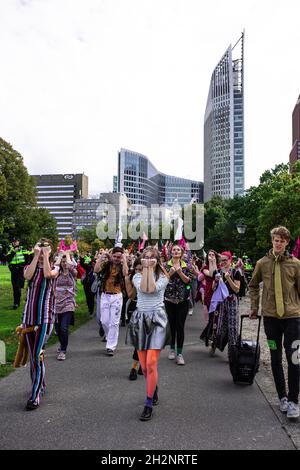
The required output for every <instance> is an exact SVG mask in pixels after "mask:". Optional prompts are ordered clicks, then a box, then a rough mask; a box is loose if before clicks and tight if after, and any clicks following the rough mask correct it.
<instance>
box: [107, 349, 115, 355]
mask: <svg viewBox="0 0 300 470" xmlns="http://www.w3.org/2000/svg"><path fill="white" fill-rule="evenodd" d="M106 355H107V356H113V355H114V351H113V350H112V349H107V350H106Z"/></svg>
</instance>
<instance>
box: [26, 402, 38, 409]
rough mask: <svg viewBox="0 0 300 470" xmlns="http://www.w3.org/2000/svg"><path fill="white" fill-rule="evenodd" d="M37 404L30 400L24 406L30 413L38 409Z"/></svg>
mask: <svg viewBox="0 0 300 470" xmlns="http://www.w3.org/2000/svg"><path fill="white" fill-rule="evenodd" d="M38 406H39V404H38V402H37V401H32V400H28V402H27V404H26V410H27V411H31V410H36V409H37V408H38Z"/></svg>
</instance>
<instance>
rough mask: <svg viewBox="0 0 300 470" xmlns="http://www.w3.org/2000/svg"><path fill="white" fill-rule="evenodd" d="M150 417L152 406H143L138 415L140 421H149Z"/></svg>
mask: <svg viewBox="0 0 300 470" xmlns="http://www.w3.org/2000/svg"><path fill="white" fill-rule="evenodd" d="M151 418H152V408H151V407H150V406H145V407H144V411H143V413H142V414H141V416H140V420H141V421H149V420H150V419H151Z"/></svg>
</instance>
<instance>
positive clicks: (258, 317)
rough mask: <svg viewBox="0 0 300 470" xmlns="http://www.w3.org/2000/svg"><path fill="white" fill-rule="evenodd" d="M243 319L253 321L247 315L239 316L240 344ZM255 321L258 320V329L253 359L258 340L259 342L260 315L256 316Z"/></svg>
mask: <svg viewBox="0 0 300 470" xmlns="http://www.w3.org/2000/svg"><path fill="white" fill-rule="evenodd" d="M244 318H248V319H249V320H250V321H253V319H250V318H249V315H245V314H244V315H241V327H240V342H241V341H242V327H243V320H244ZM256 320H258V328H257V338H256V350H255V357H256V356H257V351H258V340H259V333H260V324H261V315H258V316H257V318H256Z"/></svg>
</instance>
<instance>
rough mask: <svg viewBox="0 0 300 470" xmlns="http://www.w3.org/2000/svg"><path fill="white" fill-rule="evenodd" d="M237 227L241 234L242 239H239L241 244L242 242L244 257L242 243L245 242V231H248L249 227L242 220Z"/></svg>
mask: <svg viewBox="0 0 300 470" xmlns="http://www.w3.org/2000/svg"><path fill="white" fill-rule="evenodd" d="M236 229H237V231H238V233H239V235H240V240H239V244H240V258H242V244H243V239H244V235H245V232H246V229H247V225H246V224H244V222H243V221H240V222H239V223H238V224H237V226H236Z"/></svg>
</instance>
